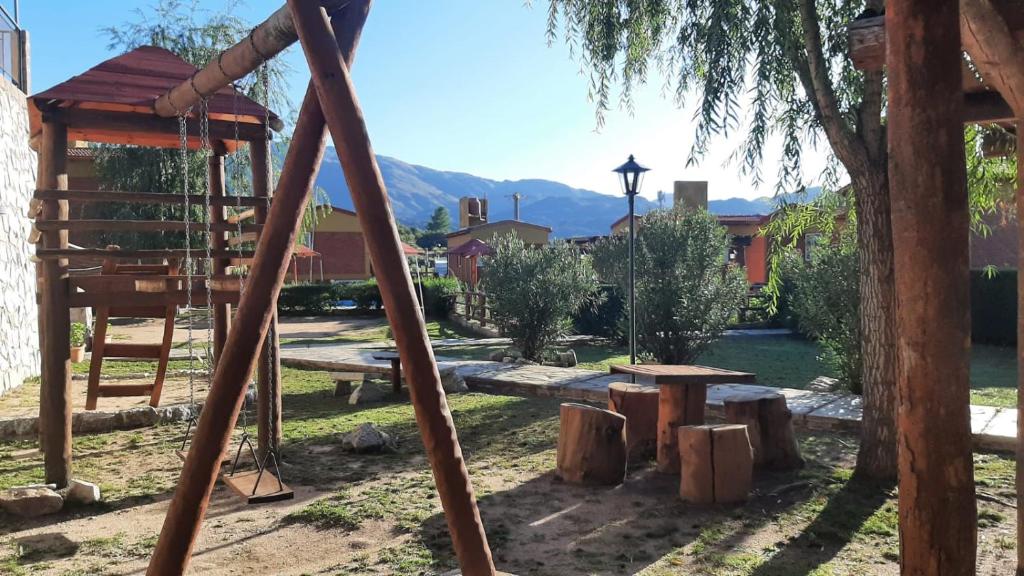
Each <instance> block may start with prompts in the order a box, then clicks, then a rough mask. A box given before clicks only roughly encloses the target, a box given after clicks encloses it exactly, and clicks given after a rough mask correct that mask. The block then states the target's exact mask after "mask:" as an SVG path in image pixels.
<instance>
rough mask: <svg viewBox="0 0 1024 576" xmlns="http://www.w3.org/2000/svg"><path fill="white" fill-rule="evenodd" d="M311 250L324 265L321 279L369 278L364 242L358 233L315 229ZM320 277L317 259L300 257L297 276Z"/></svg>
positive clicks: (303, 277) (304, 277)
mask: <svg viewBox="0 0 1024 576" xmlns="http://www.w3.org/2000/svg"><path fill="white" fill-rule="evenodd" d="M313 249H314V250H316V251H317V252H319V253H320V255H321V258H322V259H323V264H324V279H325V280H366V279H368V278H369V277H370V269H369V263H368V262H369V261H368V259H367V253H366V243H365V241H364V240H363V235H362V234H361V233H359V232H317V233H316V234H314V235H313ZM310 264H312V266H313V277H314V279H318V278H319V277H320V270H319V262H318V261H317V260H316V259H315V258H313V259H308V258H300V259H299V262H298V268H299V279H300V280H305V279H308V278H309V266H310Z"/></svg>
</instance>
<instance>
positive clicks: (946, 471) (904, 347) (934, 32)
mask: <svg viewBox="0 0 1024 576" xmlns="http://www.w3.org/2000/svg"><path fill="white" fill-rule="evenodd" d="M961 6H962V4H961ZM885 17H886V27H887V29H888V30H887V37H888V38H887V39H888V55H887V57H886V64H887V66H886V68H887V73H888V134H889V136H888V142H889V190H891V202H892V230H893V247H894V270H895V282H896V300H897V302H898V303H899V305H898V306H897V307H896V352H897V354H898V358H899V361H898V362H897V366H898V369H897V388H898V393H897V396H898V398H899V402H898V404H897V428H896V430H897V436H896V442H897V444H898V445H899V519H900V526H899V528H900V530H899V532H900V565H901V573H903V574H939V573H942V574H974V573H975V563H976V559H977V550H976V546H977V501H976V499H975V491H974V466H973V459H972V440H971V425H970V420H971V414H970V374H969V368H970V339H971V338H970V337H971V332H970V308H971V305H970V294H969V291H968V286H969V284H970V282H969V280H970V273H969V269H970V266H969V264H970V262H969V241H970V213H969V210H968V195H967V186H966V182H967V170H966V166H965V154H964V136H963V129H962V127H961V122H962V120H963V98H962V92H961V90H962V85H963V80H962V78H961V77H960V70H959V64H960V58H961V49H960V39H961V22H960V19H961V11H960V10H959V9H958V6H957V3H956V2H933V1H932V0H889V1H888V2H886V14H885ZM1005 64H1006V65H1007V66H1010V65H1018V64H1019V62H1013V63H1011V62H1006V63H1005ZM922 159H927V160H926V161H925V162H924V163H922ZM939 525H942V526H947V527H949V529H946V530H936V526H939Z"/></svg>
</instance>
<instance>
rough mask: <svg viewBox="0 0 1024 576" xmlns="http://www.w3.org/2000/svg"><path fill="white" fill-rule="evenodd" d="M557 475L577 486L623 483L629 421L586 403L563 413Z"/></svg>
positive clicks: (568, 406)
mask: <svg viewBox="0 0 1024 576" xmlns="http://www.w3.org/2000/svg"><path fill="white" fill-rule="evenodd" d="M559 413H560V419H561V425H560V426H559V430H558V453H557V456H556V459H555V461H556V473H557V474H558V477H559V478H561V479H562V480H564V481H566V482H572V483H575V484H612V485H614V484H621V483H622V481H623V480H624V479H625V477H626V418H625V417H624V416H622V415H621V414H616V413H614V412H611V411H609V410H602V409H601V408H595V407H593V406H587V405H586V404H574V403H566V404H562V406H561V409H560V410H559Z"/></svg>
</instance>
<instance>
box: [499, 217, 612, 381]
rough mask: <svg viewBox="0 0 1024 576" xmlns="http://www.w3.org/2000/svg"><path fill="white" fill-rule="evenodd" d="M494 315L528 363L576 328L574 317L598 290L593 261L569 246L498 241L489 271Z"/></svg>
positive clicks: (504, 238) (513, 238)
mask: <svg viewBox="0 0 1024 576" xmlns="http://www.w3.org/2000/svg"><path fill="white" fill-rule="evenodd" d="M482 282H483V287H484V290H486V292H487V299H488V302H489V303H490V306H491V315H492V317H493V318H494V322H495V323H496V324H497V325H498V328H499V329H500V330H501V332H502V334H504V335H505V336H507V337H509V338H511V339H512V343H513V344H514V345H515V346H516V348H518V349H519V351H520V352H521V353H522V355H523V357H524V358H526V359H527V360H533V361H539V360H541V359H542V356H543V354H544V352H545V351H546V350H547V349H548V347H549V346H551V344H553V343H554V342H555V341H556V340H557V339H558V338H560V337H562V336H564V335H565V334H567V333H568V332H569V329H570V328H571V327H572V315H573V313H574V312H576V311H577V310H578V309H579V308H580V306H582V305H583V303H584V302H585V301H586V299H587V298H588V297H590V295H591V294H592V293H593V292H594V290H595V289H596V287H597V284H596V282H595V280H594V272H593V269H592V267H591V265H590V259H589V258H587V257H586V256H583V255H581V254H580V252H579V250H578V249H577V248H576V247H575V246H572V245H570V244H567V243H555V244H549V245H547V246H542V247H536V248H534V247H531V246H527V245H526V244H525V243H523V241H522V240H520V239H519V237H518V236H516V235H515V234H511V235H507V236H502V237H498V238H496V239H495V242H494V254H493V255H492V256H491V257H490V262H489V263H488V266H487V267H486V268H485V270H484V275H483V279H482Z"/></svg>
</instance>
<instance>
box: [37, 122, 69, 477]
mask: <svg viewBox="0 0 1024 576" xmlns="http://www.w3.org/2000/svg"><path fill="white" fill-rule="evenodd" d="M67 148H68V131H67V126H66V125H64V124H60V123H57V122H53V121H52V120H49V119H47V118H45V117H44V119H43V132H42V138H41V140H40V143H39V171H38V174H37V177H36V178H37V183H38V187H39V188H54V189H58V190H66V189H67V187H68V171H67V153H68V152H67ZM39 218H40V220H43V221H52V220H67V219H68V203H67V200H45V201H43V205H42V211H41V214H40V216H39ZM42 244H43V248H59V249H63V248H67V247H68V233H67V230H51V231H47V232H43V235H42ZM42 269H43V278H42V298H41V300H40V311H39V313H40V314H41V315H42V322H41V328H42V331H41V332H40V333H39V340H40V354H41V359H42V365H41V370H40V373H41V376H42V378H41V384H40V391H41V393H40V404H39V422H40V426H41V427H42V431H41V435H42V436H43V437H44V438H45V441H44V442H43V446H44V450H45V454H44V467H45V477H46V482H47V483H51V484H56V485H57V487H58V488H64V487H66V486H67V485H68V482H69V481H70V480H71V309H70V308H69V307H68V272H67V260H64V259H52V260H46V261H44V262H43V265H42Z"/></svg>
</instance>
